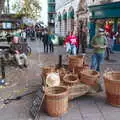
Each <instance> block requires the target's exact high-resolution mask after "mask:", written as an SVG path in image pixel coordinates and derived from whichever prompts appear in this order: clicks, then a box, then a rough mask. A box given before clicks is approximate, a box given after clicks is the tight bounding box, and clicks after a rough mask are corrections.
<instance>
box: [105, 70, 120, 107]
mask: <svg viewBox="0 0 120 120" xmlns="http://www.w3.org/2000/svg"><path fill="white" fill-rule="evenodd" d="M104 82H105V90H106V95H107V101H108V102H109V103H110V104H112V105H113V106H120V72H117V71H113V72H106V73H105V74H104Z"/></svg>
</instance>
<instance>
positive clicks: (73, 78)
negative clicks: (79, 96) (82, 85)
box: [63, 74, 80, 86]
mask: <svg viewBox="0 0 120 120" xmlns="http://www.w3.org/2000/svg"><path fill="white" fill-rule="evenodd" d="M63 81H64V83H65V85H69V86H72V85H75V84H78V83H79V82H80V80H79V78H78V75H76V74H66V75H65V76H64V77H63Z"/></svg>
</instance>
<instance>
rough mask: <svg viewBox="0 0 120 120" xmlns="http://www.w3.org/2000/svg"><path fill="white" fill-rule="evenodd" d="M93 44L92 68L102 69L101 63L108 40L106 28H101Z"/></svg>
mask: <svg viewBox="0 0 120 120" xmlns="http://www.w3.org/2000/svg"><path fill="white" fill-rule="evenodd" d="M91 45H92V47H93V50H94V53H93V55H92V60H91V69H94V70H96V71H100V65H101V64H102V62H103V60H104V54H105V49H106V47H107V40H106V37H105V33H104V29H102V28H99V31H98V33H97V35H96V36H95V37H94V38H93V40H92V42H91Z"/></svg>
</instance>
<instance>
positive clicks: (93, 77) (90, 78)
mask: <svg viewBox="0 0 120 120" xmlns="http://www.w3.org/2000/svg"><path fill="white" fill-rule="evenodd" d="M80 74H81V75H80V81H81V82H83V83H85V84H87V85H95V84H97V82H98V80H99V77H100V74H99V73H98V72H97V71H94V70H90V69H89V70H84V71H82V72H81V73H80Z"/></svg>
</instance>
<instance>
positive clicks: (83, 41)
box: [81, 27, 87, 53]
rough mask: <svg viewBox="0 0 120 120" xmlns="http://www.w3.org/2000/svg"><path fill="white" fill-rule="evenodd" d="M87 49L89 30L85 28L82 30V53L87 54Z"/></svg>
mask: <svg viewBox="0 0 120 120" xmlns="http://www.w3.org/2000/svg"><path fill="white" fill-rule="evenodd" d="M86 47H87V29H86V28H85V27H83V28H82V32H81V51H82V53H86Z"/></svg>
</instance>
